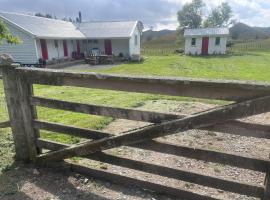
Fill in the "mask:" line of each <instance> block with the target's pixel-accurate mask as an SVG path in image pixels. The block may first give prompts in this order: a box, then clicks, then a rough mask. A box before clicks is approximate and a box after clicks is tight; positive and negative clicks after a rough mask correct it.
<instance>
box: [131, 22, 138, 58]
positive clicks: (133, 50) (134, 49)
mask: <svg viewBox="0 0 270 200" xmlns="http://www.w3.org/2000/svg"><path fill="white" fill-rule="evenodd" d="M136 35H137V37H138V43H137V45H136V44H135V36H136ZM140 54H141V34H140V31H139V29H138V27H136V28H135V31H134V32H133V34H132V36H131V38H130V40H129V55H130V56H132V55H140Z"/></svg>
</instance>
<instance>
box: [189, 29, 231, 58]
mask: <svg viewBox="0 0 270 200" xmlns="http://www.w3.org/2000/svg"><path fill="white" fill-rule="evenodd" d="M229 33H230V32H229V29H228V28H201V29H186V30H185V33H184V37H185V54H187V55H209V54H210V55H215V54H216V55H218V54H226V49H227V41H228V37H229Z"/></svg>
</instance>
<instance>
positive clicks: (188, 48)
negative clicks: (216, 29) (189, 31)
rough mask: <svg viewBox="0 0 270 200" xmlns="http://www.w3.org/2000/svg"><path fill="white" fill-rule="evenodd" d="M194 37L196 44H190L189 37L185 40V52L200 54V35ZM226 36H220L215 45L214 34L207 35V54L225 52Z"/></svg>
mask: <svg viewBox="0 0 270 200" xmlns="http://www.w3.org/2000/svg"><path fill="white" fill-rule="evenodd" d="M194 38H196V45H194V46H192V45H191V40H192V38H191V37H187V38H186V41H185V54H187V55H189V54H192V55H200V54H201V53H202V37H194ZM226 46H227V37H220V45H216V36H213V37H209V45H208V54H226V48H227V47H226Z"/></svg>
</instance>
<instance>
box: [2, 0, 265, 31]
mask: <svg viewBox="0 0 270 200" xmlns="http://www.w3.org/2000/svg"><path fill="white" fill-rule="evenodd" d="M190 1H191V0H0V5H1V6H0V10H1V11H7V12H21V13H29V14H34V13H36V12H41V13H49V14H52V15H56V16H57V17H58V18H63V17H73V18H75V17H76V15H77V13H78V11H79V10H80V11H81V12H82V15H83V20H85V21H89V20H94V21H96V20H141V21H142V22H143V23H144V24H145V26H146V27H150V26H153V27H154V28H155V29H158V30H160V29H165V28H166V29H175V28H176V27H177V18H176V13H177V11H178V10H179V9H181V7H182V5H183V4H184V3H186V2H190ZM223 1H224V0H204V2H205V4H206V5H207V6H206V8H205V11H204V12H205V14H207V13H209V12H210V11H211V9H212V8H213V7H215V6H217V5H218V4H220V3H221V2H223ZM225 1H227V2H229V3H230V5H231V6H232V8H233V11H234V18H235V19H237V20H238V21H241V22H244V23H247V24H249V25H252V26H268V27H270V0H225Z"/></svg>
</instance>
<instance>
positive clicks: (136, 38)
mask: <svg viewBox="0 0 270 200" xmlns="http://www.w3.org/2000/svg"><path fill="white" fill-rule="evenodd" d="M135 45H136V46H137V45H138V35H135Z"/></svg>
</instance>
